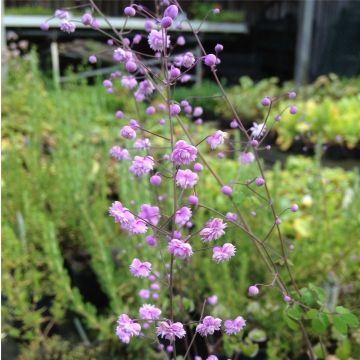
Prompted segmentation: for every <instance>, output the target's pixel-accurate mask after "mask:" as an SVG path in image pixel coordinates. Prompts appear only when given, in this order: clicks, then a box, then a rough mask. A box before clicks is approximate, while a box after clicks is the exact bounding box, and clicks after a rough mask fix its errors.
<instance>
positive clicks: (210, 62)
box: [204, 54, 217, 66]
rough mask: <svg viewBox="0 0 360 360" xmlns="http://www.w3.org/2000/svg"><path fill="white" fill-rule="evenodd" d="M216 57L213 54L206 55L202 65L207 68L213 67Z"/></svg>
mask: <svg viewBox="0 0 360 360" xmlns="http://www.w3.org/2000/svg"><path fill="white" fill-rule="evenodd" d="M216 60H217V57H216V56H215V55H214V54H208V55H206V56H205V57H204V64H205V65H207V66H214V65H215V64H216Z"/></svg>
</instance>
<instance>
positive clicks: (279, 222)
mask: <svg viewBox="0 0 360 360" xmlns="http://www.w3.org/2000/svg"><path fill="white" fill-rule="evenodd" d="M275 224H276V225H280V224H281V219H280V218H279V217H278V216H277V217H276V219H275Z"/></svg>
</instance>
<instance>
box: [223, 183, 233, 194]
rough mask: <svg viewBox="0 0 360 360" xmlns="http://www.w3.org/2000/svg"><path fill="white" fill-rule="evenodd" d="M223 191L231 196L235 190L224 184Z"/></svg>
mask: <svg viewBox="0 0 360 360" xmlns="http://www.w3.org/2000/svg"><path fill="white" fill-rule="evenodd" d="M221 192H222V193H223V194H224V195H226V196H230V195H231V194H232V192H233V189H232V188H231V187H230V186H228V185H224V186H223V187H222V188H221Z"/></svg>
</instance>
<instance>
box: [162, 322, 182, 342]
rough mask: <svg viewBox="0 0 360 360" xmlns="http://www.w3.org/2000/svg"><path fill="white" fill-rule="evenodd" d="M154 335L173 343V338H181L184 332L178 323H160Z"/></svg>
mask: <svg viewBox="0 0 360 360" xmlns="http://www.w3.org/2000/svg"><path fill="white" fill-rule="evenodd" d="M156 334H157V335H158V336H160V337H162V338H164V339H167V340H169V341H174V340H175V338H179V339H181V338H183V337H184V336H185V335H186V332H185V330H184V326H183V324H182V323H180V322H176V323H173V322H171V321H161V322H160V323H159V324H158V326H157V328H156Z"/></svg>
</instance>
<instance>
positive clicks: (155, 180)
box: [150, 175, 161, 186]
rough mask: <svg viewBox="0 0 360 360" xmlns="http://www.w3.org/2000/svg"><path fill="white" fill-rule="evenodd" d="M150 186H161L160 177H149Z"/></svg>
mask: <svg viewBox="0 0 360 360" xmlns="http://www.w3.org/2000/svg"><path fill="white" fill-rule="evenodd" d="M150 184H151V185H154V186H159V185H160V184H161V177H160V176H159V175H153V176H151V178H150Z"/></svg>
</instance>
